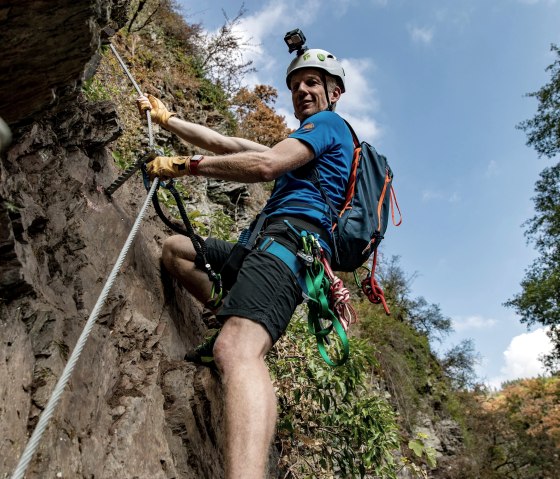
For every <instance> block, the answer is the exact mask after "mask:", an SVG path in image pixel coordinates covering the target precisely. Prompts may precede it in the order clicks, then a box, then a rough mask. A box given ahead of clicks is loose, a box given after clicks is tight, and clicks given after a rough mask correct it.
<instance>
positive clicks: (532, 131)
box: [505, 45, 560, 372]
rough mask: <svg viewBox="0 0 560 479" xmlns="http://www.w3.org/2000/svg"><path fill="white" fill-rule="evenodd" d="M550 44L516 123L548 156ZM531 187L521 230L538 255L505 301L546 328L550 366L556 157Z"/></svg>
mask: <svg viewBox="0 0 560 479" xmlns="http://www.w3.org/2000/svg"><path fill="white" fill-rule="evenodd" d="M551 49H552V51H553V52H555V53H556V55H557V56H558V58H557V59H556V61H555V62H554V63H553V64H552V65H550V66H549V67H548V68H547V71H550V72H551V74H552V79H551V81H550V83H548V84H547V85H545V86H544V87H542V88H541V89H540V90H539V91H538V92H534V93H530V94H529V96H532V97H536V98H537V99H538V100H539V107H538V110H537V114H536V115H535V117H534V118H532V119H530V120H526V121H524V122H522V123H521V124H520V125H519V128H520V129H522V130H524V131H525V132H526V133H527V136H528V142H527V144H528V145H531V146H533V147H534V148H535V149H536V150H537V152H538V154H539V156H542V155H545V156H547V157H549V158H552V157H553V156H554V155H556V154H557V153H558V152H560V49H559V48H558V47H557V46H555V45H552V47H551ZM535 192H536V196H535V197H534V198H533V201H534V203H535V210H536V215H535V216H534V217H533V218H532V219H530V220H529V221H528V222H527V223H526V226H527V230H526V232H525V235H526V236H527V238H528V240H529V241H530V242H533V243H534V244H535V247H536V248H537V251H538V252H539V257H538V258H537V259H535V261H534V262H533V264H532V265H531V266H530V267H529V268H528V269H527V271H526V272H525V277H524V279H523V280H522V282H521V288H522V291H521V293H519V294H517V295H516V296H514V297H513V298H512V299H510V300H509V301H507V302H506V303H505V304H506V306H509V307H512V308H514V309H515V310H516V312H517V313H518V314H519V315H520V316H521V322H523V323H526V324H527V325H532V324H535V323H540V324H542V325H544V326H547V327H549V328H550V329H549V335H550V337H551V339H553V341H554V345H555V347H554V350H553V351H552V353H551V354H549V355H548V356H546V357H545V365H546V366H547V367H548V369H549V370H550V371H551V372H554V371H557V370H558V366H559V362H560V342H559V341H558V339H559V338H560V163H558V164H556V165H555V166H552V167H548V168H545V169H544V170H543V171H542V173H541V175H540V179H539V180H538V181H537V183H536V185H535Z"/></svg>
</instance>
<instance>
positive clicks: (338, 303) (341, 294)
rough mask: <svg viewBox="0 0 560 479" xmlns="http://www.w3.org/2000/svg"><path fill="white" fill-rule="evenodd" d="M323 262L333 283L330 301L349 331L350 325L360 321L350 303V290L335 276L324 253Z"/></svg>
mask: <svg viewBox="0 0 560 479" xmlns="http://www.w3.org/2000/svg"><path fill="white" fill-rule="evenodd" d="M321 262H322V263H323V267H324V268H325V274H326V276H327V278H328V280H329V281H330V283H331V287H330V298H329V299H330V302H331V308H332V309H333V310H334V312H335V314H336V316H337V318H338V320H339V321H340V324H341V325H342V327H343V328H344V331H346V332H347V331H348V328H349V327H350V325H352V324H354V323H355V322H357V321H358V315H357V313H356V310H355V309H354V307H353V306H352V305H351V304H350V291H349V290H348V288H345V287H344V283H343V282H342V280H341V279H340V278H339V277H338V276H335V275H334V273H333V271H332V269H331V266H330V265H329V262H328V261H327V260H326V259H325V257H324V255H322V256H321Z"/></svg>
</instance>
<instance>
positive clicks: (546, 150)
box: [518, 45, 560, 158]
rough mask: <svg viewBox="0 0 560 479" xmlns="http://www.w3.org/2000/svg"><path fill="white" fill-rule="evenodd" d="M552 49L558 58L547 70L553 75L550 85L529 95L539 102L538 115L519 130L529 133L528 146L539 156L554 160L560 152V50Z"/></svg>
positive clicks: (552, 47) (524, 123)
mask: <svg viewBox="0 0 560 479" xmlns="http://www.w3.org/2000/svg"><path fill="white" fill-rule="evenodd" d="M550 49H551V51H552V52H554V53H555V54H556V56H557V58H556V60H555V61H554V63H552V64H551V65H549V66H548V67H547V69H546V70H547V71H549V72H550V75H551V80H550V83H547V84H546V85H545V86H543V87H542V88H541V89H540V90H539V91H536V92H533V93H529V94H528V96H530V97H533V98H536V99H537V100H538V101H539V106H538V110H537V114H536V115H535V116H534V117H533V118H531V119H529V120H525V121H523V122H521V123H520V124H519V125H518V128H520V129H521V130H523V131H525V133H527V144H528V145H529V146H532V147H534V148H535V150H536V151H537V152H538V154H539V156H542V155H545V156H548V157H549V158H552V157H553V156H554V155H556V154H557V153H558V152H559V151H560V48H559V47H558V46H557V45H551V47H550Z"/></svg>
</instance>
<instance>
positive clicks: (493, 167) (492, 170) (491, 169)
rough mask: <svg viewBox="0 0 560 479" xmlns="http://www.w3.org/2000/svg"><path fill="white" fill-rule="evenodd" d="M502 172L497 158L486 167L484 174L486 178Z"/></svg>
mask: <svg viewBox="0 0 560 479" xmlns="http://www.w3.org/2000/svg"><path fill="white" fill-rule="evenodd" d="M499 172H500V168H499V167H498V162H497V161H496V160H490V162H489V163H488V166H487V167H486V173H485V174H484V176H485V177H486V178H492V177H494V176H496V175H497V174H498V173H499Z"/></svg>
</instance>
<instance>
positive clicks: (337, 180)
mask: <svg viewBox="0 0 560 479" xmlns="http://www.w3.org/2000/svg"><path fill="white" fill-rule="evenodd" d="M290 138H296V139H298V140H300V141H303V142H304V143H306V144H307V145H309V146H310V147H311V149H312V150H313V152H314V154H315V158H314V159H313V160H311V161H310V162H309V163H308V164H306V165H304V166H303V167H301V168H298V169H296V170H292V171H289V172H288V173H285V174H284V175H282V176H281V177H279V178H277V180H276V183H275V184H274V190H273V191H272V195H271V196H270V199H269V200H268V202H267V203H266V206H265V207H264V211H265V213H267V214H268V215H269V216H278V215H289V216H295V217H298V218H302V219H307V220H310V221H311V222H312V223H315V224H317V225H320V226H322V227H323V228H324V229H325V231H327V232H329V234H330V230H331V219H330V218H331V212H330V209H329V207H328V205H327V204H326V203H325V200H324V198H323V196H322V195H321V191H320V190H319V189H318V188H317V187H316V186H315V185H313V183H312V182H311V181H310V180H309V179H307V178H308V177H309V174H310V170H311V169H312V167H313V166H315V167H317V169H318V171H319V177H320V181H321V186H322V187H323V190H324V191H325V193H326V194H327V195H328V197H329V199H330V200H331V201H332V203H333V205H334V206H335V207H336V208H340V207H341V206H342V203H343V201H344V198H345V195H346V186H347V183H348V178H349V176H350V169H351V167H352V156H353V153H354V142H353V140H352V134H351V133H350V130H349V129H348V126H347V125H346V123H345V122H344V120H343V119H342V118H341V117H340V116H338V115H337V114H336V113H334V112H331V111H321V112H319V113H316V114H315V115H312V116H310V117H309V118H307V119H305V120H304V121H303V122H302V123H301V125H300V127H299V129H298V130H296V131H295V132H293V133H292V134H291V135H290ZM292 202H297V203H303V204H302V205H294V204H288V203H292ZM322 246H323V247H326V248H327V250H328V251H329V252H330V248H328V245H325V244H323V245H322Z"/></svg>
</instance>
